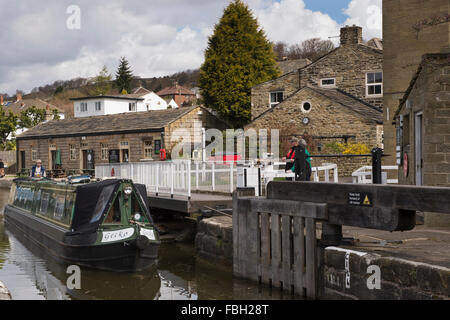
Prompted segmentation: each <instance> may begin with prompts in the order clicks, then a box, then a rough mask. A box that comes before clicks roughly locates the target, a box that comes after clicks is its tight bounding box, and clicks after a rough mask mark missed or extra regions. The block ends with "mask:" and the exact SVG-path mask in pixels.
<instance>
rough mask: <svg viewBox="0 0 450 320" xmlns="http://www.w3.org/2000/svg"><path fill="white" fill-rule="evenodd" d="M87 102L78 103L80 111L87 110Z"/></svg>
mask: <svg viewBox="0 0 450 320" xmlns="http://www.w3.org/2000/svg"><path fill="white" fill-rule="evenodd" d="M87 110H88V109H87V102H81V103H80V112H87Z"/></svg>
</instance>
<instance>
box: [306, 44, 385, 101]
mask: <svg viewBox="0 0 450 320" xmlns="http://www.w3.org/2000/svg"><path fill="white" fill-rule="evenodd" d="M369 71H373V72H375V71H383V52H382V51H380V50H376V49H373V48H371V47H368V46H365V45H362V44H351V43H350V44H346V45H343V46H341V47H339V48H337V49H336V50H334V51H332V52H331V53H330V54H328V55H327V56H325V57H324V58H322V59H319V60H318V61H316V62H314V63H312V64H310V65H309V66H307V67H305V68H303V69H301V70H300V87H304V86H306V85H312V86H320V79H324V78H335V79H336V87H337V88H339V89H342V90H343V91H345V92H347V93H350V94H351V95H353V96H355V97H358V98H359V99H361V100H364V101H366V102H367V103H370V104H372V105H374V106H377V107H382V106H383V97H382V96H376V97H367V96H366V73H367V72H369Z"/></svg>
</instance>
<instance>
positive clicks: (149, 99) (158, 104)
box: [133, 87, 178, 111]
mask: <svg viewBox="0 0 450 320" xmlns="http://www.w3.org/2000/svg"><path fill="white" fill-rule="evenodd" d="M133 94H134V95H138V96H140V97H141V98H143V99H144V100H143V101H142V102H138V106H137V109H138V110H142V109H144V110H145V111H150V110H165V109H167V108H168V107H169V105H170V108H178V106H177V105H176V104H175V103H172V104H170V103H167V102H166V101H165V100H164V99H163V98H161V97H160V96H158V95H157V94H156V93H154V92H153V91H150V90H148V89H145V88H143V87H139V88H136V89H134V90H133ZM139 103H142V104H143V106H140V105H139Z"/></svg>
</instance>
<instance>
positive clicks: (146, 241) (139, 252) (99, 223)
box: [4, 178, 161, 272]
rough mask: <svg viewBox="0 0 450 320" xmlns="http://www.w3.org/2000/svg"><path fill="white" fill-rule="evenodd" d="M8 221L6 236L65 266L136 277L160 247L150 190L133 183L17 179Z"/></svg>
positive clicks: (120, 181) (7, 213)
mask: <svg viewBox="0 0 450 320" xmlns="http://www.w3.org/2000/svg"><path fill="white" fill-rule="evenodd" d="M73 180H74V181H77V179H73ZM78 181H84V180H83V179H81V180H80V179H78ZM4 215H5V226H6V227H7V228H8V230H11V231H12V232H13V233H19V234H20V235H21V236H24V237H26V238H27V239H29V240H31V241H32V242H33V243H35V244H37V245H39V246H40V247H41V248H43V249H44V250H46V251H47V252H48V253H50V254H51V255H52V256H53V257H55V258H56V259H57V260H60V261H61V262H64V263H67V264H75V265H78V266H84V267H89V268H95V269H101V270H107V271H116V272H136V271H143V270H145V269H147V268H148V267H150V266H152V265H154V264H155V263H156V262H157V258H158V248H159V246H160V244H161V242H160V239H159V234H158V231H157V228H156V226H155V225H154V223H153V219H152V217H151V215H150V211H149V206H148V203H147V192H146V188H145V186H144V185H139V184H134V183H133V182H132V181H131V180H124V179H110V180H104V181H100V182H90V183H73V184H72V183H65V182H56V181H53V180H35V179H31V178H26V179H16V180H14V182H13V186H12V188H11V191H10V196H9V200H8V204H7V205H6V207H5V210H4Z"/></svg>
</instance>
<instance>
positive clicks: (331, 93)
mask: <svg viewBox="0 0 450 320" xmlns="http://www.w3.org/2000/svg"><path fill="white" fill-rule="evenodd" d="M308 88H310V89H311V90H313V91H315V92H318V93H320V94H321V95H323V96H325V97H327V98H328V99H330V100H331V101H334V102H337V103H339V104H341V105H343V106H345V107H347V108H349V109H351V110H353V111H354V112H356V113H359V114H360V115H361V116H363V117H364V118H366V119H368V120H372V121H374V122H377V123H383V111H382V109H381V108H378V107H375V106H373V105H371V104H369V103H367V102H365V101H363V100H361V99H358V98H357V97H355V96H353V95H351V94H349V93H347V92H345V91H343V90H341V89H324V88H318V87H308Z"/></svg>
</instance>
